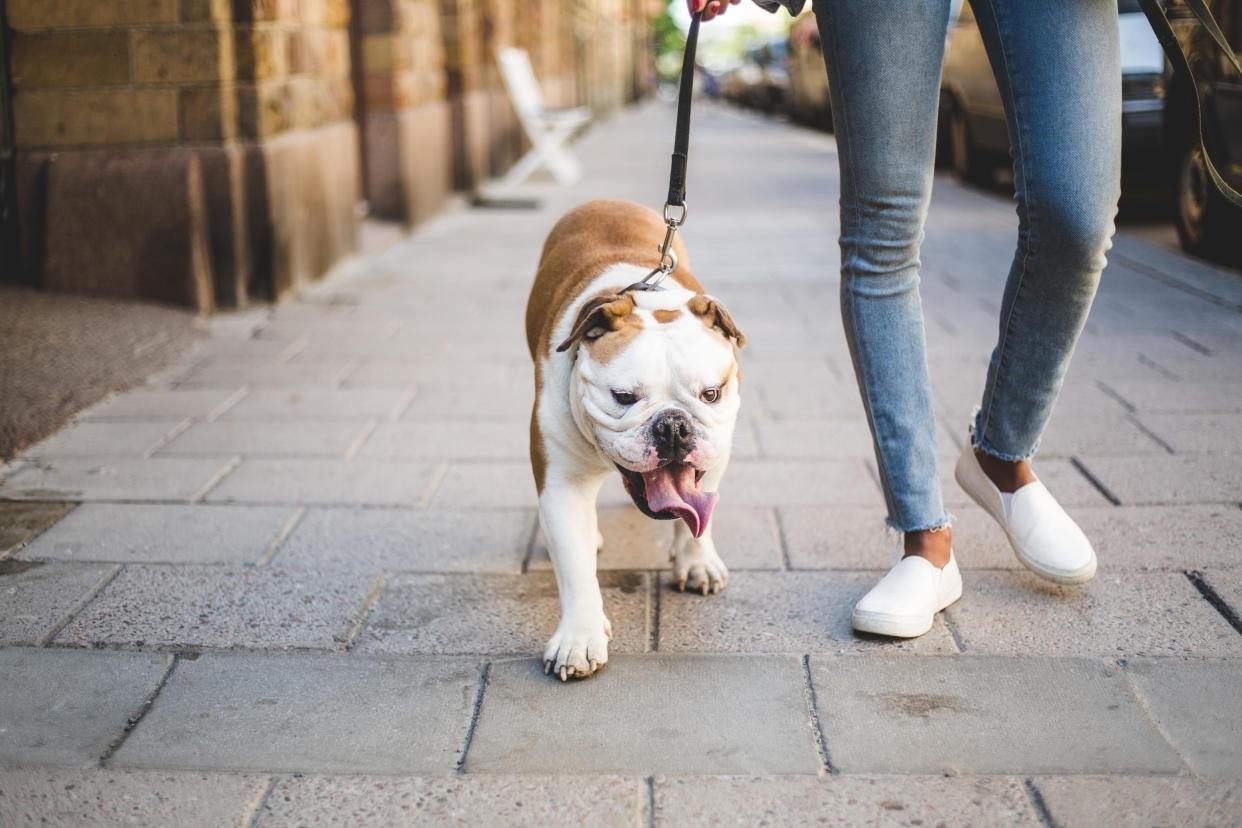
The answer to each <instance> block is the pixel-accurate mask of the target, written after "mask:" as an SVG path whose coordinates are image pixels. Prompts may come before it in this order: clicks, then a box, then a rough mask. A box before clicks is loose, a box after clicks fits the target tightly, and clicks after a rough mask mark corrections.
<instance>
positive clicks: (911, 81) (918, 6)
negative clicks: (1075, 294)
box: [815, 0, 950, 564]
mask: <svg viewBox="0 0 1242 828" xmlns="http://www.w3.org/2000/svg"><path fill="white" fill-rule="evenodd" d="M815 12H816V15H817V18H818V22H819V27H820V33H821V40H822V42H823V44H824V58H825V63H826V65H827V69H828V75H829V89H830V90H831V93H832V105H833V118H834V123H835V128H836V136H837V148H838V152H839V155H840V162H841V240H840V244H841V313H842V318H843V321H844V324H845V332H846V337H847V339H848V341H849V344H850V354H851V357H852V359H853V362H854V369H855V375H856V377H857V379H858V383H859V389H860V391H861V394H862V398H863V404H864V407H865V408H866V411H867V417H868V422H869V424H870V426H871V431H872V436H873V439H874V443H875V451H876V459H877V463H878V465H879V469H880V476H881V483H882V486H883V489H884V496H885V500H886V505H887V508H888V522H889V525H890V526H892V527H893V528H895V529H897V530H899V531H902V532H904V533H906V535H907V539H908V542H907V549H908V550H910V551H911V552H912V553H914V554H926V555H928V556H929V557H937V556H940V557H942V558H943V559H942V560H940V561H938V563H941V564H943V562H944V559H947V555H948V544H949V539H950V536H949V534H948V531H947V529H945V530H944V531H942V532H932V531H930V530H933V529H943V528H944V527H947V524H948V514H947V512H946V511H945V508H944V504H943V499H942V497H941V493H940V478H939V470H938V464H937V456H936V434H935V428H936V425H935V417H934V413H933V409H932V397H931V383H930V378H929V376H928V371H927V359H926V347H925V341H924V330H923V309H922V302H921V300H920V298H919V292H918V283H919V274H918V268H919V243H920V242H921V240H922V235H923V222H924V219H925V217H926V213H927V205H928V202H929V200H930V196H931V182H932V164H933V154H934V148H935V130H936V110H937V106H938V95H939V76H940V64H941V61H942V59H943V52H944V33H945V27H946V25H947V18H948V2H947V0H946V1H945V2H940V3H928V2H922V0H902V2H883V3H871V2H865V3H860V2H831V1H830V0H821V2H820V3H817V4H816V5H815Z"/></svg>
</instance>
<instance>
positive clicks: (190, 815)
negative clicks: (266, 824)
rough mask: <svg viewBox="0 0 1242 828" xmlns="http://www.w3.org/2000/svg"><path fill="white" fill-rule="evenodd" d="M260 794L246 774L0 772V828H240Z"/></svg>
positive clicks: (259, 785)
mask: <svg viewBox="0 0 1242 828" xmlns="http://www.w3.org/2000/svg"><path fill="white" fill-rule="evenodd" d="M267 787H268V779H267V777H264V776H255V775H250V774H222V773H211V774H208V773H171V772H167V771H129V770H100V769H97V768H92V769H89V770H85V769H83V770H77V769H61V768H37V769H36V768H0V791H3V794H2V795H0V824H3V825H6V826H9V828H22V827H23V826H36V825H38V826H44V825H49V824H55V825H117V826H120V825H181V826H238V828H241V826H246V825H249V824H250V821H251V819H252V818H253V816H254V813H255V811H256V810H257V808H258V806H259V803H260V802H261V801H262V799H263V795H264V794H265V793H266V792H267Z"/></svg>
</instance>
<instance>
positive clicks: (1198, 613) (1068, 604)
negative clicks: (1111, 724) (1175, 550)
mask: <svg viewBox="0 0 1242 828" xmlns="http://www.w3.org/2000/svg"><path fill="white" fill-rule="evenodd" d="M964 590H965V591H964V594H963V596H962V600H960V601H958V602H957V603H956V604H954V605H953V606H952V607H950V608H949V609H948V610H947V612H948V615H949V619H950V620H951V621H952V622H953V624H954V625H955V626H956V627H957V630H958V633H959V635H960V636H961V639H962V643H963V644H964V645H965V647H966V651H967V652H969V653H988V654H1002V655H1022V654H1026V655H1045V656H1060V655H1098V656H1108V657H1115V656H1168V655H1199V656H1242V635H1238V634H1237V632H1236V631H1235V630H1234V629H1233V628H1232V627H1230V626H1229V624H1228V623H1227V622H1226V621H1225V620H1224V619H1223V618H1221V617H1220V615H1219V614H1218V613H1217V612H1216V611H1215V610H1214V609H1213V608H1212V606H1211V604H1209V603H1208V602H1207V601H1205V600H1203V598H1202V596H1201V595H1200V594H1199V592H1198V590H1196V589H1195V588H1194V586H1193V585H1192V584H1191V583H1190V581H1189V580H1188V579H1187V578H1186V576H1185V575H1183V574H1181V573H1179V572H1135V571H1128V572H1119V571H1116V570H1114V571H1112V572H1102V573H1100V574H1098V575H1097V576H1096V577H1095V578H1094V579H1092V580H1091V581H1089V582H1087V583H1086V584H1082V585H1079V586H1058V585H1056V584H1053V583H1050V582H1048V581H1045V580H1043V579H1042V578H1039V577H1038V576H1036V575H1034V574H1030V573H1026V572H1012V573H1010V572H977V573H972V574H971V575H970V577H969V579H967V581H966V584H965V588H964Z"/></svg>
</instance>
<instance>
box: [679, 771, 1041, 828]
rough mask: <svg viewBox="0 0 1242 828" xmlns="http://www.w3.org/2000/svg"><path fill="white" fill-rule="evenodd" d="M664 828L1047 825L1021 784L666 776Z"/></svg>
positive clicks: (1008, 781)
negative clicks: (711, 827)
mask: <svg viewBox="0 0 1242 828" xmlns="http://www.w3.org/2000/svg"><path fill="white" fill-rule="evenodd" d="M654 793H655V821H654V822H655V824H656V825H867V826H918V825H957V826H990V825H1030V826H1038V825H1040V824H1041V823H1040V820H1039V815H1038V814H1037V813H1036V812H1035V809H1034V808H1033V807H1032V805H1031V801H1030V798H1029V797H1028V796H1027V794H1026V790H1025V788H1024V787H1023V785H1022V782H1021V780H1018V779H1012V778H1005V777H973V778H965V779H952V778H944V777H936V776H821V777H813V776H754V777H739V776H725V777H721V776H658V777H656V779H655V788H654Z"/></svg>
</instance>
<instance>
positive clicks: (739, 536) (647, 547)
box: [529, 504, 783, 571]
mask: <svg viewBox="0 0 1242 828" xmlns="http://www.w3.org/2000/svg"><path fill="white" fill-rule="evenodd" d="M673 523H674V522H673V521H671V520H652V519H651V518H649V517H647V516H646V515H644V514H643V513H642V512H640V511H638V509H636V508H635V507H634V506H601V507H600V509H599V531H600V534H602V535H603V536H604V548H603V551H602V552H600V554H599V557H598V559H597V560H596V566H597V567H598V568H599V569H668V568H669V566H670V564H669V560H668V555H669V549H670V548H671V547H672V545H673ZM712 537H713V538H714V539H715V542H716V549H717V551H718V552H719V553H720V557H721V558H723V559H724V562H725V565H726V566H728V567H729V570H730V571H734V570H743V569H781V568H782V566H783V563H782V561H781V544H780V537H779V534H778V530H777V526H776V522H775V519H774V515H773V513H772V510H771V509H751V508H746V507H743V506H741V505H740V504H726V505H724V506H722V507H721V508H718V509H717V510H716V511H714V512H713V513H712ZM529 568H530V569H532V570H536V569H551V568H552V561H551V559H549V558H548V546H547V542H546V540H545V538H544V537H543V533H542V532H540V533H539V534H538V535H537V536H536V537H535V546H534V549H533V551H532V553H531V558H530V563H529Z"/></svg>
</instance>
